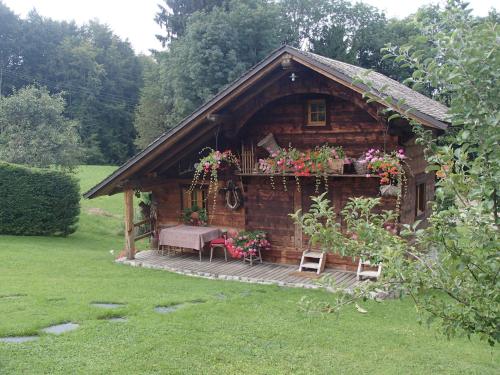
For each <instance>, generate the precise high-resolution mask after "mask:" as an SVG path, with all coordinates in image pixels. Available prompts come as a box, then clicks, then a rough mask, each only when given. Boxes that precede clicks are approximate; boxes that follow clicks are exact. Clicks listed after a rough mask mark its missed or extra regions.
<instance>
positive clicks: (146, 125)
mask: <svg viewBox="0 0 500 375" xmlns="http://www.w3.org/2000/svg"><path fill="white" fill-rule="evenodd" d="M159 1H160V0H159ZM158 7H159V8H158V9H159V10H158V13H157V14H156V15H154V14H152V15H151V22H157V23H158V24H159V25H160V26H161V27H162V31H163V33H162V35H157V37H158V39H159V40H160V41H161V42H162V44H163V46H164V48H163V50H161V51H151V52H152V53H151V56H137V55H136V54H135V53H134V51H133V49H132V47H131V45H130V43H129V42H128V41H124V40H122V39H121V38H119V37H118V36H117V35H115V34H114V33H113V31H112V30H111V29H110V28H109V27H108V26H106V25H103V24H100V23H99V22H97V21H89V23H88V24H85V25H82V26H78V25H76V24H75V23H74V22H66V21H62V22H61V21H54V20H51V19H50V18H46V17H42V16H41V15H39V14H38V13H37V12H36V11H32V12H31V13H30V14H29V15H28V16H27V17H26V18H25V19H22V18H20V17H19V16H17V15H16V14H14V13H13V12H12V11H10V10H9V9H8V7H6V6H5V5H4V4H3V3H2V2H1V1H0V94H1V95H2V96H3V97H8V96H12V95H14V94H16V93H18V92H19V90H21V89H23V88H24V87H26V86H28V85H35V86H37V87H40V88H42V89H43V90H46V91H48V92H49V94H50V95H57V100H60V98H61V97H62V98H63V99H64V101H65V107H64V110H63V112H62V113H61V115H62V116H64V117H65V118H66V119H67V120H71V123H72V124H74V126H75V128H76V131H77V134H78V138H79V140H78V148H79V149H80V151H81V152H80V154H81V158H80V162H82V163H86V164H119V163H122V162H124V161H125V160H126V159H127V158H129V157H130V156H132V155H133V154H134V153H135V152H136V151H138V150H140V149H142V148H144V147H145V146H146V145H147V144H149V143H150V142H151V141H152V140H154V139H155V138H156V137H157V136H159V135H160V134H161V133H162V132H164V131H165V130H168V129H169V128H171V127H173V126H175V125H176V124H177V123H178V122H179V121H180V120H181V119H182V118H183V117H185V116H186V115H188V114H189V113H191V112H192V111H193V110H194V109H195V108H196V107H198V106H199V105H200V104H202V103H203V102H204V101H206V100H207V99H208V98H210V97H211V96H213V95H214V94H216V93H217V92H218V91H220V90H221V89H223V88H224V87H225V86H226V85H227V84H229V83H230V82H231V81H233V80H234V79H235V78H237V77H238V76H240V75H241V74H243V73H244V72H245V71H246V70H248V69H249V68H250V67H251V66H252V65H254V64H256V63H257V62H258V61H260V60H261V59H262V58H264V57H265V56H266V55H267V54H269V53H270V52H271V51H272V50H274V49H276V48H278V47H279V46H281V45H283V44H288V45H292V46H295V47H298V48H301V49H304V50H309V51H312V52H315V53H318V54H321V55H324V56H327V57H330V58H334V59H337V60H341V61H345V62H348V63H352V64H355V65H358V66H362V67H365V68H370V69H374V70H377V71H379V72H381V73H383V74H386V75H388V76H390V77H392V78H394V79H397V80H399V81H403V80H405V79H407V78H409V77H411V73H412V71H411V69H410V68H405V67H401V66H399V65H398V64H395V63H394V62H393V61H391V60H384V59H383V53H382V52H381V48H382V47H384V45H386V44H387V43H391V44H393V45H398V46H401V45H405V44H408V43H411V44H412V45H413V46H417V47H419V49H421V50H425V51H426V53H427V54H429V56H430V57H433V56H434V52H433V51H434V48H433V46H431V45H426V43H428V42H427V41H428V35H424V34H425V33H424V31H423V30H422V29H421V28H420V24H421V22H422V21H423V20H425V19H437V18H439V17H440V15H441V14H442V9H441V8H439V7H438V6H427V7H423V8H421V9H420V10H419V11H418V12H417V13H416V14H415V15H412V16H409V17H407V18H405V19H402V20H398V19H388V18H387V17H386V16H385V15H384V13H383V12H382V11H380V10H378V9H377V8H374V7H372V6H369V5H367V4H364V3H355V4H353V3H351V2H349V1H345V0H274V1H273V0H163V1H162V2H161V3H160V4H159V5H158ZM131 27H133V26H131ZM427 32H428V31H427ZM419 90H421V91H423V92H424V93H427V94H429V93H430V90H431V88H430V87H419ZM43 95H44V93H43V91H42V93H41V94H37V93H31V94H29V95H28V94H27V93H24V97H34V96H43ZM47 100H48V99H47ZM54 100H56V99H54ZM21 103H22V104H24V105H26V106H28V107H29V106H30V104H29V103H28V104H26V103H25V102H24V103H23V102H21ZM16 106H17V104H15V102H13V103H11V104H10V107H16ZM3 112H5V111H3ZM3 112H2V109H1V108H0V116H1V115H2V113H3ZM33 117H35V116H33ZM38 117H41V116H38ZM9 121H10V120H9V119H7V120H5V121H4V123H8V122H9ZM0 123H1V122H0ZM38 126H40V125H38ZM35 130H36V129H35ZM10 132H11V133H13V131H12V129H11V131H10ZM14 132H15V129H14ZM39 133H40V134H43V133H41V132H38V131H33V132H30V133H27V134H30V136H33V137H34V136H36V134H39ZM5 134H7V132H6V131H4V135H5ZM4 138H5V137H4ZM1 143H2V129H1V128H0V144H1ZM11 143H12V142H11ZM0 146H1V145H0ZM28 146H29V145H28ZM69 147H72V146H71V145H69ZM25 148H26V149H27V148H29V147H25ZM20 160H21V161H22V160H23V159H22V158H21V159H19V158H17V159H15V162H20ZM7 161H9V160H8V159H7ZM62 164H64V163H62Z"/></svg>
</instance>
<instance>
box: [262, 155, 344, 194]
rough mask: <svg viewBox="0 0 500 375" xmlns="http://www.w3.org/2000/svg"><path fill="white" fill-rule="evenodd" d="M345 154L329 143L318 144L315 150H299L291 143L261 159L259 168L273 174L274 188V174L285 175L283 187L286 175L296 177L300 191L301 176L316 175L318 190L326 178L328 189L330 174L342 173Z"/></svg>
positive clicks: (272, 183) (284, 182) (272, 182)
mask: <svg viewBox="0 0 500 375" xmlns="http://www.w3.org/2000/svg"><path fill="white" fill-rule="evenodd" d="M344 163H345V154H344V151H343V150H342V148H341V147H334V146H329V145H323V146H316V147H315V148H314V149H313V150H309V151H305V152H304V151H299V150H297V149H296V148H294V147H292V146H291V145H290V146H289V147H288V148H279V149H278V150H277V151H273V152H271V155H270V157H268V158H266V159H260V160H259V170H260V171H261V172H263V173H266V174H269V175H271V185H272V186H273V188H274V181H273V180H272V177H273V175H276V174H281V175H282V176H283V188H284V189H285V191H286V190H287V187H286V176H288V175H292V176H294V177H295V180H296V184H297V190H298V191H300V177H305V176H306V177H307V176H315V177H316V192H318V190H319V186H320V184H321V180H322V179H323V180H324V183H325V190H328V175H330V174H342V173H343V168H344Z"/></svg>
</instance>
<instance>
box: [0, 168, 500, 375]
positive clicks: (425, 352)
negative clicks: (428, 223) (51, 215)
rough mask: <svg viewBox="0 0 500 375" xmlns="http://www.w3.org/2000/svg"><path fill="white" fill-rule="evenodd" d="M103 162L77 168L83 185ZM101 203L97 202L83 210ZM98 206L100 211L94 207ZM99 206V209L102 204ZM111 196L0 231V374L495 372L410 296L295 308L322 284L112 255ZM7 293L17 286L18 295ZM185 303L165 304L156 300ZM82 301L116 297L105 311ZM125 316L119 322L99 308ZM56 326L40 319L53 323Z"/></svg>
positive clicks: (114, 215) (477, 349)
mask: <svg viewBox="0 0 500 375" xmlns="http://www.w3.org/2000/svg"><path fill="white" fill-rule="evenodd" d="M112 170H113V168H112V167H85V168H82V169H81V170H80V172H79V175H80V178H81V184H82V191H85V190H86V189H87V188H89V187H90V186H91V185H93V184H94V183H95V182H97V181H99V180H101V179H102V178H103V177H105V176H106V175H107V174H109V173H110V172H111V171H112ZM91 208H94V209H95V208H100V209H101V211H99V210H97V212H98V214H96V210H91V212H94V213H91V212H89V209H91ZM102 210H104V211H105V212H102ZM103 213H104V214H106V215H103ZM121 216H122V197H121V195H120V196H114V197H104V198H99V199H95V200H91V201H88V200H84V201H82V214H81V218H80V226H79V230H78V231H77V232H76V233H75V234H74V235H71V236H69V237H68V238H41V237H12V236H0V296H1V297H2V298H0V336H10V335H20V334H39V335H40V339H39V340H38V341H34V342H28V343H23V344H7V343H0V374H49V373H50V374H77V373H78V374H80V373H81V374H114V373H116V374H155V373H157V374H363V373H370V374H430V373H433V374H495V373H496V374H497V373H498V371H499V366H498V363H500V355H499V351H498V349H491V348H489V347H488V346H487V345H486V344H485V343H483V342H479V341H476V340H473V341H468V340H467V339H465V338H463V339H462V338H461V339H453V340H451V341H447V340H446V339H445V338H443V337H441V336H439V335H438V334H436V333H435V331H433V330H430V329H427V328H425V327H421V326H419V325H418V324H417V322H416V314H415V310H414V308H413V306H412V305H411V303H410V301H408V300H403V301H399V300H398V301H389V302H385V303H382V304H377V303H375V302H370V303H366V304H363V307H365V308H366V309H367V310H368V311H369V313H368V314H364V315H363V314H359V313H357V312H356V311H354V309H353V308H347V309H346V310H345V311H343V312H342V313H341V314H340V316H338V317H337V316H335V315H328V316H326V317H324V318H322V317H309V316H305V315H304V314H303V313H301V312H299V311H297V302H298V300H299V299H300V297H301V296H303V295H304V294H308V295H311V296H314V297H317V298H322V299H328V298H331V296H329V295H328V294H326V293H324V292H321V291H310V290H300V289H287V288H281V287H277V286H262V285H251V284H245V283H238V282H228V281H212V280H205V279H199V278H191V277H185V276H180V275H177V274H171V273H168V272H165V271H157V270H148V269H140V268H132V267H127V266H124V265H117V264H114V263H113V259H114V256H113V255H111V254H110V250H115V254H116V252H117V251H118V250H119V249H120V248H121V246H122V243H123V241H122V237H121V233H120V231H121V228H122V224H121V219H120V217H121ZM15 295H18V296H17V297H16V296H15ZM194 300H201V301H203V303H187V304H186V305H185V307H183V308H182V309H179V310H177V311H175V312H173V313H170V314H165V315H160V314H158V313H156V312H154V310H153V309H154V307H155V306H157V305H167V304H173V303H183V302H189V301H194ZM92 302H119V303H124V304H126V305H125V306H124V307H123V308H120V309H119V310H117V311H115V310H112V311H109V310H102V309H99V308H96V307H92V306H90V303H92ZM110 314H112V315H119V316H125V317H127V318H128V321H127V322H126V323H112V322H108V321H105V320H103V319H102V318H104V317H106V316H109V315H110ZM68 321H71V322H76V323H79V324H80V327H79V329H77V330H75V331H72V332H68V333H65V334H63V335H60V336H54V335H49V334H42V333H40V329H41V328H44V327H46V326H48V325H51V324H54V323H60V322H68Z"/></svg>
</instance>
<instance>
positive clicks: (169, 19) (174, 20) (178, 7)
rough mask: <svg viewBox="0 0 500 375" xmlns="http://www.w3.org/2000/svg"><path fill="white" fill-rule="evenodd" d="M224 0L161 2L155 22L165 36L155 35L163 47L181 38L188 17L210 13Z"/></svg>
mask: <svg viewBox="0 0 500 375" xmlns="http://www.w3.org/2000/svg"><path fill="white" fill-rule="evenodd" d="M225 2H226V0H163V4H164V5H163V4H158V8H159V12H158V13H157V14H156V17H155V21H156V23H157V24H158V25H160V27H161V28H162V29H165V35H157V36H156V37H157V38H158V40H159V41H161V42H162V45H163V47H165V46H166V45H167V44H169V43H170V42H171V41H172V40H174V39H176V38H179V37H181V36H182V35H184V32H185V31H186V24H187V20H188V18H189V16H190V15H191V14H193V13H195V12H198V11H210V10H212V8H214V7H216V6H218V7H221V6H223V5H224V3H225Z"/></svg>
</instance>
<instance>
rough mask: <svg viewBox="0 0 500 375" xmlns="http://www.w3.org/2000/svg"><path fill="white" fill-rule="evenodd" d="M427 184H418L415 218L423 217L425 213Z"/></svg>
mask: <svg viewBox="0 0 500 375" xmlns="http://www.w3.org/2000/svg"><path fill="white" fill-rule="evenodd" d="M426 203H427V202H426V201H425V183H422V184H418V185H417V187H416V189H415V216H416V217H418V216H421V215H423V214H424V213H425V206H426Z"/></svg>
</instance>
